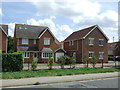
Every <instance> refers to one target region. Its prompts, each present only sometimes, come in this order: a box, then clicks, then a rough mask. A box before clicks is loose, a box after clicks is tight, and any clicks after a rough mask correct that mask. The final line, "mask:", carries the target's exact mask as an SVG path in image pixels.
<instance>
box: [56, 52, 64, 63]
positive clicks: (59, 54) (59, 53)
mask: <svg viewBox="0 0 120 90" xmlns="http://www.w3.org/2000/svg"><path fill="white" fill-rule="evenodd" d="M63 55H64V53H62V52H57V53H56V55H55V56H56V62H57V61H58V58H59V57H60V56H63Z"/></svg>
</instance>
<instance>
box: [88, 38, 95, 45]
mask: <svg viewBox="0 0 120 90" xmlns="http://www.w3.org/2000/svg"><path fill="white" fill-rule="evenodd" d="M93 45H94V38H89V46H93Z"/></svg>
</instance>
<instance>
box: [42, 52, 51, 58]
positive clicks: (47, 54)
mask: <svg viewBox="0 0 120 90" xmlns="http://www.w3.org/2000/svg"><path fill="white" fill-rule="evenodd" d="M51 55H52V53H42V58H49V57H50V56H51Z"/></svg>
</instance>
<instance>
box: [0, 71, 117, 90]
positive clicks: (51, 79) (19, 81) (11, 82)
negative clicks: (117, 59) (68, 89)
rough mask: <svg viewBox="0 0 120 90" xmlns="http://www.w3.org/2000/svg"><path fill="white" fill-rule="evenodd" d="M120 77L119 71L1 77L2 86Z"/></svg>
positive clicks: (0, 85)
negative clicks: (14, 77) (15, 77)
mask: <svg viewBox="0 0 120 90" xmlns="http://www.w3.org/2000/svg"><path fill="white" fill-rule="evenodd" d="M113 77H119V75H118V72H112V73H97V74H81V75H71V76H50V77H36V78H24V79H1V80H0V82H1V81H2V84H0V87H3V88H4V87H13V86H27V85H33V84H35V83H36V82H39V83H40V84H50V83H62V82H74V81H84V80H95V79H103V78H113Z"/></svg>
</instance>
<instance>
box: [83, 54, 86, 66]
mask: <svg viewBox="0 0 120 90" xmlns="http://www.w3.org/2000/svg"><path fill="white" fill-rule="evenodd" d="M83 64H84V67H87V56H83Z"/></svg>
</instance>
